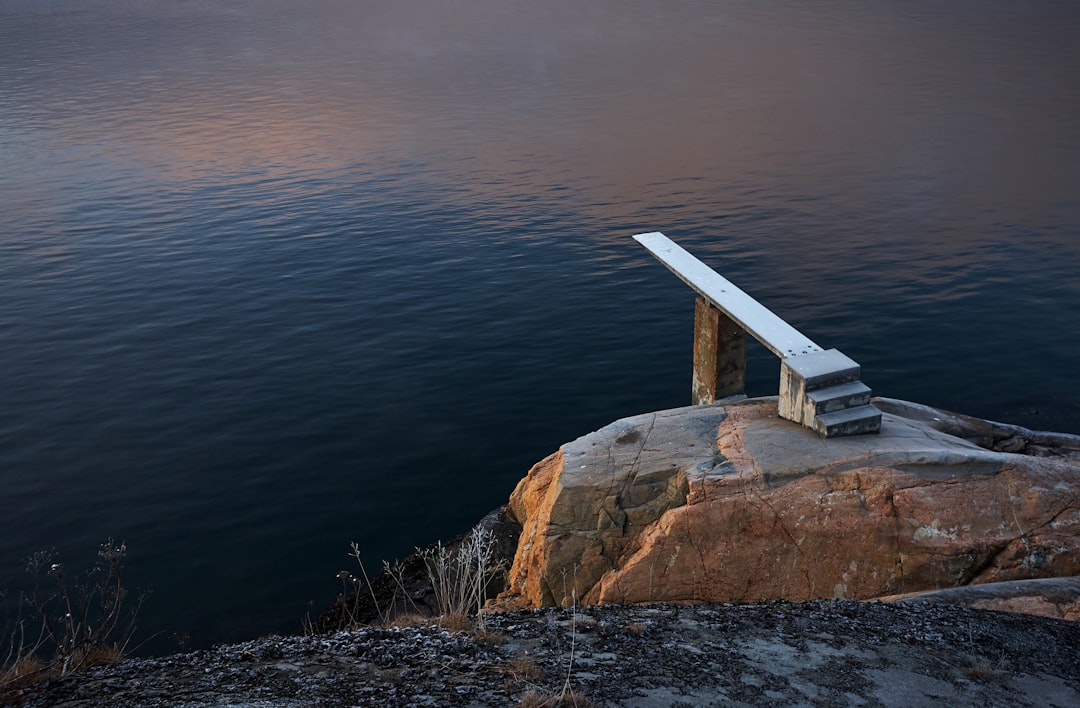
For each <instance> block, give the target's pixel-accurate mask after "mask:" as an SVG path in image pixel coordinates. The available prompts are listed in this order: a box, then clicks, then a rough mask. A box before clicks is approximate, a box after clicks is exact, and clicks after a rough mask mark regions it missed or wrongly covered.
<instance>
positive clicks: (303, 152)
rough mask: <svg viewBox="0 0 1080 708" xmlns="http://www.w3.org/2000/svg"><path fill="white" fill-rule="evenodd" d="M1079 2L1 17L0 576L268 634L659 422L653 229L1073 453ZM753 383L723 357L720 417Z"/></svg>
mask: <svg viewBox="0 0 1080 708" xmlns="http://www.w3.org/2000/svg"><path fill="white" fill-rule="evenodd" d="M1078 36H1080V6H1078V5H1076V4H1074V3H1066V2H1051V1H1049V0H1047V1H1042V2H1040V1H1033V2H1026V3H1014V2H998V1H995V0H989V1H987V2H979V3H974V2H929V1H922V0H915V1H913V2H885V1H872V2H861V1H860V2H857V1H855V0H851V1H850V2H845V1H838V0H827V1H824V2H818V3H812V4H807V3H800V2H795V1H794V0H792V1H790V2H774V3H760V2H742V1H735V0H728V1H719V2H704V1H691V0H670V1H667V2H653V1H650V0H620V1H619V2H615V1H614V0H589V1H588V2H582V1H581V0H574V1H573V2H570V1H569V0H553V1H552V2H543V3H538V2H518V1H515V0H457V1H449V0H447V1H442V2H440V1H436V0H397V1H395V2H389V1H385V2H384V1H374V0H353V1H348V2H347V1H346V0H340V1H339V2H335V1H332V0H316V1H315V2H299V0H292V1H283V0H263V1H258V2H256V1H254V0H223V1H222V2H202V1H201V0H174V1H172V2H166V1H163V0H162V1H159V0H146V1H141V2H129V1H126V0H97V1H78V2H76V1H75V0H71V1H66V0H58V1H54V2H49V1H47V0H46V1H42V0H33V1H31V0H0V392H2V395H0V511H2V513H0V588H5V587H6V588H9V589H10V590H11V591H12V592H11V593H9V595H8V600H7V602H8V605H9V606H10V604H11V600H12V597H13V594H14V593H15V592H17V590H18V589H20V588H23V587H25V582H26V577H25V575H24V573H23V571H22V561H23V559H24V558H25V557H26V556H27V555H28V554H29V553H30V552H32V551H34V550H37V549H43V548H51V547H55V548H57V550H58V551H60V552H61V553H62V554H63V556H64V558H65V559H68V560H69V562H70V563H71V564H75V563H77V561H78V559H89V558H90V557H92V555H93V550H94V549H95V548H96V545H97V543H99V542H100V541H102V540H104V539H105V538H106V537H109V536H111V537H114V538H117V539H124V540H126V541H127V544H128V546H129V548H130V557H129V573H130V575H129V577H130V580H131V583H132V584H133V586H139V587H143V588H149V589H151V590H152V595H151V597H150V599H149V601H148V603H147V605H146V607H145V608H144V610H143V613H142V615H141V626H142V630H141V632H140V635H141V636H142V637H143V638H145V637H147V636H149V635H152V634H154V633H157V638H155V639H153V640H152V641H151V642H150V643H149V644H148V645H147V647H148V649H146V650H152V651H160V650H164V649H167V648H168V641H167V638H168V637H169V636H170V635H172V634H173V633H178V634H179V633H188V634H190V636H191V643H192V644H193V645H196V646H200V645H205V644H208V643H211V642H215V641H222V640H227V639H233V638H238V637H247V636H252V635H255V634H258V633H265V632H269V631H289V630H293V629H296V628H297V627H298V625H299V620H300V617H301V616H302V615H303V614H304V612H305V611H306V610H307V608H308V603H309V602H312V603H314V605H315V607H316V608H318V607H321V606H323V605H324V604H325V603H326V602H327V601H329V600H330V599H331V598H332V596H333V595H334V593H335V588H336V581H335V575H336V573H337V571H338V570H340V569H342V568H350V569H352V568H351V566H350V565H349V563H350V561H349V559H348V558H347V557H346V553H347V551H348V544H349V542H350V541H352V540H356V541H359V542H360V543H361V546H362V548H363V549H364V555H365V559H366V560H367V562H368V565H369V568H372V567H374V566H376V565H377V564H378V561H379V560H380V559H381V558H391V557H394V556H396V555H399V554H402V553H404V552H406V551H408V550H410V549H411V548H412V547H413V546H414V545H418V544H426V543H428V542H431V541H433V540H435V539H436V538H440V537H447V536H450V535H452V534H454V533H457V532H459V531H462V530H464V529H466V528H467V527H468V526H470V525H471V523H472V522H473V521H475V520H476V519H478V518H479V517H480V516H481V515H483V514H484V513H485V512H487V511H489V510H490V509H492V508H494V507H496V506H498V505H499V504H501V503H502V502H504V501H505V499H506V497H507V495H508V494H509V492H510V491H511V489H512V488H513V485H514V484H515V482H516V481H517V480H518V479H519V478H520V477H521V476H523V475H524V473H525V472H526V471H527V470H528V468H529V466H530V465H531V464H532V463H533V462H535V461H536V460H538V459H540V458H541V457H543V456H544V455H546V454H547V453H549V452H551V451H553V450H554V449H556V448H557V447H558V445H559V444H560V443H562V442H564V441H566V440H569V439H572V438H574V437H577V436H578V435H581V434H584V433H586V432H588V431H590V430H593V429H595V428H597V427H600V426H602V425H604V424H606V423H608V422H610V421H612V420H614V419H616V418H619V417H622V416H626V415H632V414H636V413H641V412H645V411H649V410H655V409H660V408H667V407H674V406H679V405H684V404H686V403H688V399H689V356H690V327H691V324H692V311H693V308H692V302H693V295H692V293H691V292H690V290H689V289H688V288H686V287H685V286H684V285H682V284H681V283H680V282H679V281H678V280H677V279H675V278H674V277H673V276H672V275H671V274H669V273H668V272H667V271H666V270H665V269H664V268H662V267H661V266H659V265H658V264H656V263H655V262H654V261H652V260H651V259H650V257H649V256H648V255H647V254H646V253H645V252H644V251H643V250H642V249H640V247H638V246H636V244H634V243H633V242H632V240H631V239H630V236H631V235H632V234H634V233H638V232H641V231H650V230H662V231H664V232H665V233H667V234H668V235H669V236H671V237H672V238H674V239H675V240H676V241H678V242H679V243H681V244H682V245H684V246H685V247H687V248H688V249H690V250H691V251H693V252H694V253H696V254H697V255H699V256H700V257H701V258H702V259H704V260H705V261H707V262H708V263H710V264H711V265H713V266H714V267H716V268H717V269H718V270H720V271H721V272H722V273H724V274H725V275H726V276H727V277H729V278H730V279H731V280H733V281H734V282H736V283H737V284H739V285H740V286H742V287H743V288H744V289H745V290H747V291H748V292H750V293H751V294H753V295H755V296H756V297H758V298H759V299H760V300H762V301H763V302H764V303H765V304H766V305H767V306H768V307H770V308H771V309H773V310H774V311H775V312H777V313H778V314H780V315H781V316H782V317H785V318H786V319H788V320H789V321H791V322H792V323H793V324H795V325H796V326H798V327H800V328H802V329H803V330H804V331H805V332H806V333H807V334H808V335H809V336H811V337H812V338H813V339H815V340H816V341H818V342H820V343H821V344H823V345H826V346H830V347H833V346H835V347H837V348H840V349H842V350H843V351H844V352H845V353H847V354H848V355H850V356H851V357H853V358H854V359H856V360H857V361H859V362H860V363H861V364H862V365H863V372H864V375H863V380H864V381H866V382H867V383H868V384H869V385H871V386H872V387H873V388H874V389H875V391H876V392H877V393H880V394H882V395H888V396H894V397H900V398H908V399H914V400H918V401H921V402H925V403H929V404H934V405H939V406H943V407H946V408H952V409H957V410H961V411H964V412H967V413H971V414H975V415H980V416H984V417H990V418H996V419H1004V420H1008V421H1011V422H1016V423H1020V424H1023V425H1027V426H1029V427H1035V428H1052V429H1058V430H1064V431H1069V432H1074V433H1080V366H1077V362H1078V353H1077V352H1078V349H1080V327H1078V324H1080V322H1078V319H1080V318H1078V315H1077V313H1078V312H1080V280H1078V276H1077V274H1078V273H1080V42H1077V41H1076V37H1078ZM777 372H778V364H777V362H776V360H775V359H773V358H772V357H771V355H769V354H768V353H767V352H765V351H764V350H763V349H758V350H755V351H754V352H753V355H752V358H751V376H750V380H749V386H750V393H752V394H754V393H756V394H769V393H774V392H775V390H776V387H777V383H776V382H777Z"/></svg>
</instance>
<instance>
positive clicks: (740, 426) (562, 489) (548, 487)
mask: <svg viewBox="0 0 1080 708" xmlns="http://www.w3.org/2000/svg"><path fill="white" fill-rule="evenodd" d="M875 402H876V403H877V404H878V405H879V406H880V407H881V408H882V411H883V426H882V431H881V434H880V435H875V436H864V437H863V438H861V439H855V438H849V439H843V440H830V441H827V442H826V441H821V440H820V439H818V438H816V437H815V436H813V434H812V433H809V432H808V431H806V430H805V429H803V428H801V427H800V426H796V425H793V424H790V423H788V422H787V421H782V420H780V419H778V418H777V417H776V415H775V409H776V403H775V399H756V400H738V401H723V402H720V403H718V404H717V405H713V406H697V407H692V408H685V409H676V410H673V411H662V412H658V413H652V414H647V415H644V416H637V417H634V418H629V419H625V420H622V421H617V422H616V423H613V424H612V425H610V426H606V427H605V428H603V429H601V430H599V431H596V432H595V433H591V434H589V435H586V436H583V437H582V438H580V439H578V440H576V441H573V442H572V443H567V444H566V445H564V446H563V447H562V448H560V450H559V451H558V452H556V453H555V454H553V455H552V456H550V457H548V458H546V459H545V460H543V461H541V462H540V463H538V464H537V465H536V466H535V467H534V468H533V469H532V470H530V472H529V474H528V475H527V476H526V477H525V478H524V479H523V480H522V482H521V483H520V484H519V485H518V487H517V489H516V490H515V491H514V493H513V494H512V495H511V498H510V503H509V504H508V505H507V506H506V507H504V508H503V509H500V510H497V511H495V512H492V513H491V514H489V515H488V516H487V517H485V518H484V519H483V520H482V521H481V523H480V524H479V525H478V527H477V529H480V530H482V531H483V533H485V534H488V535H489V537H490V538H491V540H492V542H493V555H492V557H491V558H490V559H489V561H490V563H491V566H490V568H491V569H493V570H492V572H491V573H490V574H489V576H488V586H487V591H488V592H487V595H488V598H489V602H488V611H486V612H485V613H484V614H483V616H482V618H480V619H479V620H476V619H474V620H473V621H472V625H469V624H468V623H462V622H461V621H460V618H459V619H458V620H457V621H456V623H449V622H447V621H446V620H445V619H444V620H442V622H444V623H445V624H446V626H443V625H442V624H440V623H439V622H440V620H439V619H437V618H436V617H435V615H437V614H439V613H438V611H437V602H436V598H435V597H434V595H435V593H434V590H433V586H432V583H431V582H430V580H429V578H428V573H427V566H426V565H425V560H424V557H423V555H422V552H418V553H417V554H415V555H413V556H410V557H408V558H406V559H403V560H402V561H401V562H400V563H399V564H397V565H396V574H394V575H389V574H386V573H384V574H382V575H381V576H379V577H378V578H375V579H374V580H373V582H372V585H371V587H370V588H368V587H360V586H359V585H357V586H356V590H357V592H354V593H349V594H345V595H342V596H341V597H339V598H338V601H337V602H336V603H335V605H334V606H333V607H331V608H330V609H329V610H328V611H327V612H325V613H324V614H323V615H322V616H321V617H319V618H318V619H317V620H315V621H314V622H313V623H312V626H311V632H310V633H309V634H308V635H306V636H297V637H267V638H263V639H259V640H255V641H251V642H244V643H240V644H234V645H229V646H222V647H217V648H215V649H213V650H209V651H201V652H193V653H188V654H178V655H174V656H169V657H163V658H155V659H127V660H124V661H121V662H119V663H118V664H115V665H113V666H108V667H99V668H95V669H92V670H89V671H87V672H84V673H81V674H78V675H75V676H70V677H66V678H63V679H59V680H53V681H50V682H48V683H46V684H43V685H39V686H35V687H33V689H32V690H31V691H29V692H28V693H27V694H26V695H24V696H22V697H21V699H22V701H23V704H25V705H27V706H72V707H74V706H97V705H110V706H119V707H124V706H238V705H243V706H302V705H303V706H308V705H326V706H338V705H342V706H344V705H373V706H421V705H470V706H497V705H515V704H521V705H531V706H538V705H605V706H606V705H618V706H672V705H684V706H685V705H692V706H698V705H725V706H727V705H760V704H762V703H770V704H779V705H810V704H826V705H854V706H863V705H866V706H883V705H884V706H908V705H946V704H951V705H990V706H998V705H1000V706H1023V705H1031V706H1077V705H1080V622H1077V621H1076V620H1077V619H1080V437H1078V436H1070V435H1064V434H1057V433H1040V432H1035V431H1030V430H1026V429H1024V428H1019V427H1016V426H1009V425H1005V424H1000V423H993V422H990V421H982V420H979V419H975V418H970V417H967V416H961V415H957V414H954V413H948V412H945V411H939V410H936V409H932V408H927V407H925V406H920V405H918V404H912V403H908V402H904V401H895V400H892V399H876V401H875ZM460 542H461V539H456V540H455V541H452V542H451V543H449V544H447V546H446V548H447V549H448V550H449V552H450V553H454V552H456V549H457V548H458V547H459V544H460ZM441 548H442V547H441V546H440V549H441ZM463 555H464V554H463ZM346 580H349V579H348V578H346ZM828 597H831V598H832V599H822V598H828ZM882 600H887V601H888V602H882ZM1017 613H1025V614H1017ZM1034 615H1041V616H1034ZM1070 620H1071V621H1070ZM365 625H367V626H365ZM449 626H454V627H456V628H457V629H456V630H454V631H451V630H450V629H448V628H447V627H449Z"/></svg>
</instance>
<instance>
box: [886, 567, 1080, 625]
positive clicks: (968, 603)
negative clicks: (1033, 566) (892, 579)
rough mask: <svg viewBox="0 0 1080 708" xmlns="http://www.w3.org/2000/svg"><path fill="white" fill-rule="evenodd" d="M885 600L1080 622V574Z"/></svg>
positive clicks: (950, 589)
mask: <svg viewBox="0 0 1080 708" xmlns="http://www.w3.org/2000/svg"><path fill="white" fill-rule="evenodd" d="M880 599H881V601H882V602H891V603H898V604H911V603H918V602H926V603H931V604H947V605H959V606H961V607H970V608H972V609H977V610H994V611H997V612H1014V613H1017V614H1024V615H1038V616H1040V617H1050V618H1052V619H1061V620H1068V621H1072V622H1080V576H1075V575H1074V576H1072V577H1068V578H1040V579H1037V580H1012V581H1009V582H1002V583H984V584H982V585H965V586H963V587H958V588H947V589H945V590H931V591H929V592H916V593H907V594H905V595H893V596H888V597H882V598H880Z"/></svg>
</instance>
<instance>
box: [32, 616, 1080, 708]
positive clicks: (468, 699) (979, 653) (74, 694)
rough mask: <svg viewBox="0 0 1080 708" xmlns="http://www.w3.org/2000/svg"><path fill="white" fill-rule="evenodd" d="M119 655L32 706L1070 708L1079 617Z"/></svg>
mask: <svg viewBox="0 0 1080 708" xmlns="http://www.w3.org/2000/svg"><path fill="white" fill-rule="evenodd" d="M486 624H487V628H486V630H484V631H473V632H449V631H446V630H443V629H441V628H439V627H434V626H418V627H389V628H374V627H372V628H362V629H359V630H355V631H348V632H338V633H334V634H329V635H317V636H308V637H278V638H266V639H259V640H256V641H250V642H244V643H241V644H233V645H229V646H222V647H218V648H216V649H213V650H208V651H200V652H194V653H189V654H179V655H175V656H168V657H163V658H156V659H131V660H125V661H122V662H120V663H119V664H116V665H114V666H110V667H104V668H97V669H93V670H91V671H89V672H87V673H85V674H82V675H78V676H74V677H69V678H66V679H61V680H56V681H53V682H51V683H49V684H47V685H46V686H44V687H43V688H42V689H41V690H40V692H39V693H37V694H36V695H32V696H29V697H28V698H27V700H26V701H25V705H27V706H66V707H69V708H74V707H75V706H80V707H81V706H106V705H107V706H117V707H118V708H124V707H127V706H447V705H460V706H506V705H514V704H515V703H518V702H520V701H521V700H522V699H523V697H524V696H525V695H526V694H527V693H528V692H530V691H533V692H535V693H536V694H539V695H542V696H549V697H550V696H554V695H558V693H559V692H560V690H561V689H562V687H563V686H564V685H565V684H566V682H567V681H569V685H570V686H571V688H572V689H573V690H574V691H575V692H576V695H577V696H578V697H579V700H580V699H581V698H584V699H585V700H587V701H588V704H589V705H605V706H606V705H612V706H707V705H717V706H740V705H746V706H749V705H762V704H765V703H769V704H773V705H822V704H824V705H850V706H911V705H951V706H958V705H961V706H962V705H979V706H1009V707H1012V706H1076V705H1080V652H1078V651H1077V648H1078V647H1080V624H1077V623H1074V622H1065V621H1061V620H1052V619H1046V618H1041V617H1029V616H1024V615H1014V614H1008V613H998V612H987V611H977V610H969V609H964V608H959V607H955V606H950V605H932V604H927V603H915V604H911V605H903V606H901V605H886V604H881V603H864V602H856V601H824V600H822V601H814V602H808V603H794V604H793V603H787V602H772V603H765V604H757V605H730V604H727V605H724V604H721V605H698V606H678V605H650V606H621V605H600V606H594V607H588V608H578V609H577V610H576V611H575V610H573V609H565V608H546V609H540V610H525V611H516V612H508V613H504V614H489V615H488V616H487V619H486Z"/></svg>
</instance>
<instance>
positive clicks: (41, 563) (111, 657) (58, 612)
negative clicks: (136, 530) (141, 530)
mask: <svg viewBox="0 0 1080 708" xmlns="http://www.w3.org/2000/svg"><path fill="white" fill-rule="evenodd" d="M126 555H127V546H126V545H125V544H123V543H120V544H119V545H116V544H114V543H113V540H112V539H108V540H107V541H106V542H105V543H103V544H101V547H100V548H99V550H98V561H97V563H96V564H95V565H94V567H93V568H92V569H91V570H90V571H89V572H88V573H87V574H86V576H85V577H84V578H82V579H81V580H80V579H78V578H76V579H69V577H68V576H67V574H66V572H65V569H64V564H63V563H61V562H60V561H59V560H58V559H57V558H56V557H55V554H54V553H46V552H39V553H35V554H34V555H32V556H31V557H30V558H29V560H28V561H27V568H26V569H27V572H29V573H30V574H31V575H32V576H33V578H34V587H33V590H32V591H31V592H30V594H29V595H26V596H23V598H22V600H23V601H22V603H21V607H22V609H24V610H26V609H28V610H29V611H30V613H31V614H32V615H33V616H34V617H35V619H34V621H33V623H32V626H33V629H30V627H31V623H30V621H29V620H28V619H26V617H24V616H23V615H22V614H21V613H20V616H19V617H18V619H17V620H16V621H15V623H14V629H13V630H12V631H11V633H10V635H8V636H7V637H6V648H4V649H3V651H2V652H0V656H2V659H0V698H5V699H9V698H10V699H15V698H17V697H18V696H19V695H20V694H21V692H22V691H23V690H25V688H26V687H27V686H29V685H30V684H32V683H34V682H36V681H39V680H44V679H46V678H51V677H53V676H64V675H66V674H70V673H73V672H75V671H80V670H82V669H85V668H88V667H91V666H97V665H101V664H111V663H115V662H117V661H119V660H120V658H121V657H122V656H123V654H124V651H125V650H126V649H127V646H128V643H129V642H130V640H131V636H132V634H133V633H134V630H135V616H136V614H137V613H138V611H139V608H140V607H141V606H142V603H143V600H144V599H145V596H140V597H139V598H137V600H136V601H135V603H134V605H133V606H129V608H128V609H125V607H124V601H125V600H126V599H127V595H128V593H127V590H126V589H125V588H124V585H123V565H124V564H123V561H124V557H125V556H126ZM44 578H48V579H49V580H51V581H52V582H51V583H50V584H49V585H50V587H51V588H52V589H51V590H46V589H45V588H43V587H42V583H43V580H44ZM43 654H50V655H51V656H50V658H47V659H46V658H43V656H42V655H43Z"/></svg>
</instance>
